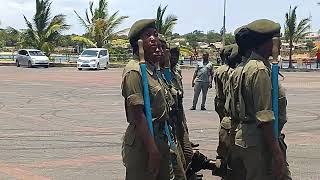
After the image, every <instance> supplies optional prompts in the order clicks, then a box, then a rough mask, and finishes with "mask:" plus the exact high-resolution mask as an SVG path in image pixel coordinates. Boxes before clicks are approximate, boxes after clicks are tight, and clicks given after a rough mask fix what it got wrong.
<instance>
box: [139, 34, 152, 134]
mask: <svg viewBox="0 0 320 180" xmlns="http://www.w3.org/2000/svg"><path fill="white" fill-rule="evenodd" d="M138 46H139V64H140V70H141V75H142V83H143V99H144V110H145V114H146V119H147V121H148V127H149V130H150V134H151V136H153V125H152V115H151V105H150V96H149V84H148V77H147V67H146V61H145V59H144V50H143V41H142V40H141V39H139V40H138Z"/></svg>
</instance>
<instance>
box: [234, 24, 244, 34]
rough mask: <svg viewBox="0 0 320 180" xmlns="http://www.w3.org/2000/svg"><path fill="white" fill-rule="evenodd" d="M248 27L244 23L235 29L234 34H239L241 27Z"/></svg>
mask: <svg viewBox="0 0 320 180" xmlns="http://www.w3.org/2000/svg"><path fill="white" fill-rule="evenodd" d="M243 28H246V25H243V26H241V27H238V28H237V29H236V30H235V31H234V35H236V34H238V32H239V31H241V29H243Z"/></svg>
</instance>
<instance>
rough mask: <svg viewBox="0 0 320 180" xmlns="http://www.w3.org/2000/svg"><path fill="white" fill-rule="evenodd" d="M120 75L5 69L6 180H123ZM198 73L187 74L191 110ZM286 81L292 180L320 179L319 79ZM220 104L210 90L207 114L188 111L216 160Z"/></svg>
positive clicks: (1, 83)
mask: <svg viewBox="0 0 320 180" xmlns="http://www.w3.org/2000/svg"><path fill="white" fill-rule="evenodd" d="M121 71H122V70H121V69H110V70H108V71H105V70H101V71H77V70H76V69H75V68H49V69H44V68H37V69H28V68H15V67H0V87H1V90H0V154H1V155H0V179H79V180H80V179H95V180H100V179H107V180H109V179H110V180H113V179H124V168H123V166H122V163H121V153H120V152H121V138H122V135H123V132H124V131H125V128H126V126H127V123H126V120H125V113H124V108H123V99H122V97H121V92H120V82H121ZM192 73H193V72H192V71H191V70H184V71H183V74H184V83H185V90H186V95H185V97H186V98H185V101H184V102H185V107H186V108H188V107H190V106H191V101H192V95H193V90H192V88H191V87H190V84H191V78H192ZM285 75H286V76H287V78H286V79H285V80H284V81H283V84H284V86H285V87H286V88H287V94H288V103H289V106H288V115H289V119H288V123H287V125H286V127H285V132H286V134H287V138H286V141H287V144H288V148H289V150H288V156H289V163H290V165H291V170H292V175H293V178H294V179H302V180H307V179H320V154H319V152H320V113H319V109H320V98H319V96H320V73H317V72H312V73H285ZM213 97H214V91H213V90H211V91H210V92H209V98H208V102H207V109H208V111H206V112H202V111H192V112H191V111H188V110H187V111H186V114H187V118H188V124H189V129H190V133H191V139H192V140H193V141H194V142H198V143H200V147H201V148H200V149H201V151H202V152H204V153H205V154H207V155H208V156H209V157H211V158H213V157H215V151H214V150H215V148H216V145H217V140H218V138H217V131H218V116H217V114H216V113H215V111H214V109H213ZM204 174H205V179H217V178H214V177H212V176H210V173H209V172H204Z"/></svg>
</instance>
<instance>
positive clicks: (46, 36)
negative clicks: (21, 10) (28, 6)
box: [23, 0, 70, 55]
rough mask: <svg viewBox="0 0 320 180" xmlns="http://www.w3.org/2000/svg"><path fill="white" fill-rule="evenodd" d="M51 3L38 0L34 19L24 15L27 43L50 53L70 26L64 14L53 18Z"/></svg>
mask: <svg viewBox="0 0 320 180" xmlns="http://www.w3.org/2000/svg"><path fill="white" fill-rule="evenodd" d="M51 3H52V2H51V1H50V0H36V14H35V15H34V17H33V19H32V21H29V20H28V19H27V18H26V17H25V16H24V19H25V22H26V24H27V27H28V28H27V30H26V31H25V32H24V33H23V36H24V37H23V43H24V44H25V45H27V46H29V47H33V48H37V49H40V50H42V51H44V52H45V53H47V54H48V55H50V52H52V51H53V49H54V44H55V43H56V42H57V40H58V38H59V36H60V34H61V32H63V31H65V30H67V29H69V27H70V26H69V25H67V24H66V19H65V15H63V14H59V15H56V16H54V17H53V18H51V16H50V14H51Z"/></svg>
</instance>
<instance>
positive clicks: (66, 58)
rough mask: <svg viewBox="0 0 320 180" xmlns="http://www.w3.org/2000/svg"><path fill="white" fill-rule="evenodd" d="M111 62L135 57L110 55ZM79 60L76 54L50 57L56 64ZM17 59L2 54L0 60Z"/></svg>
mask: <svg viewBox="0 0 320 180" xmlns="http://www.w3.org/2000/svg"><path fill="white" fill-rule="evenodd" d="M109 57H110V61H111V62H112V61H128V60H130V59H133V56H132V55H131V54H110V56H109ZM78 58H79V55H74V54H72V55H71V54H61V55H56V54H53V55H51V56H50V60H51V61H53V62H56V63H66V62H69V63H72V62H77V59H78ZM15 59H16V54H12V55H10V54H0V60H12V61H14V60H15Z"/></svg>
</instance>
